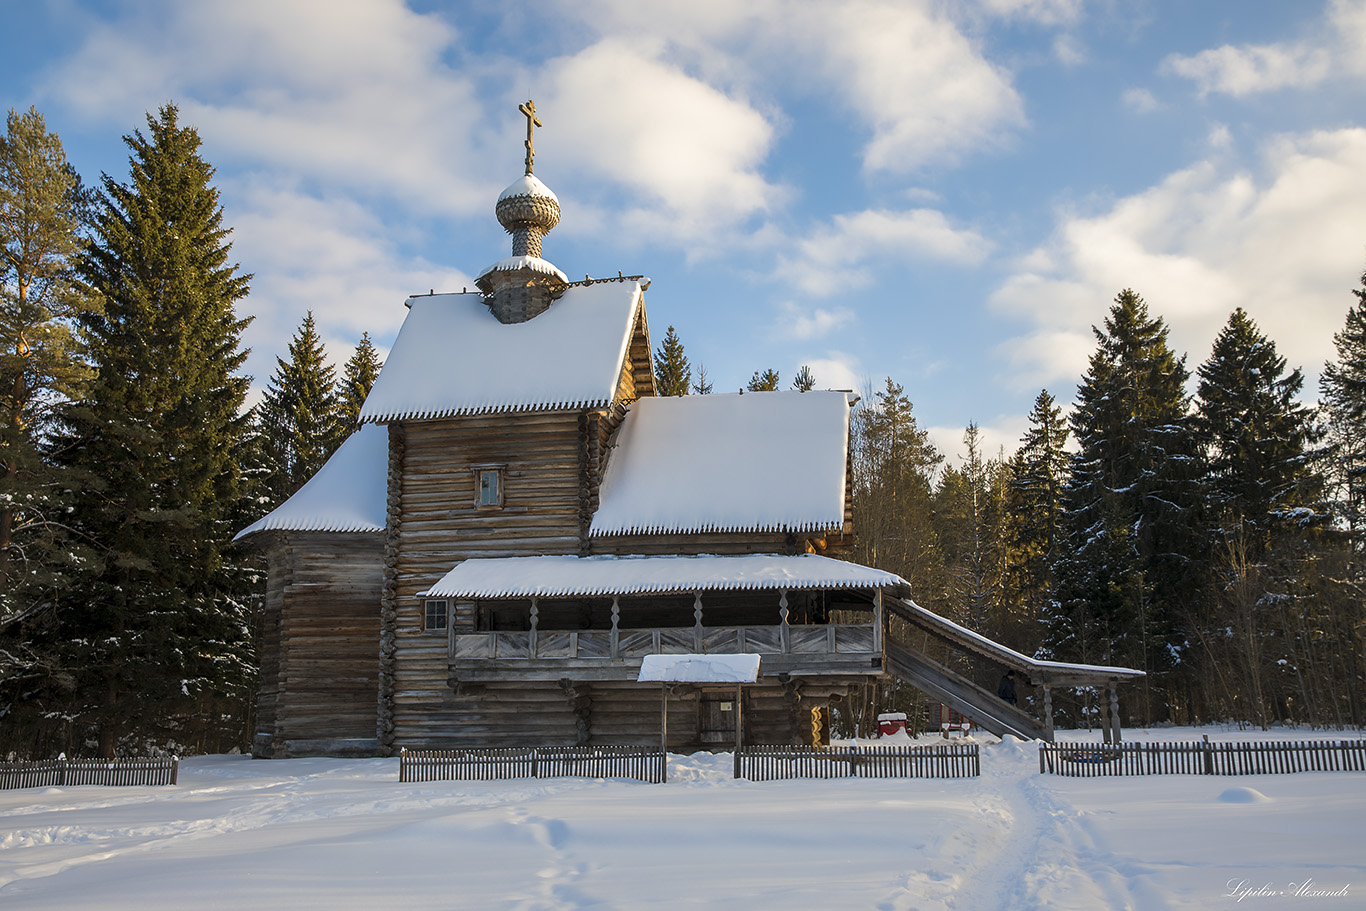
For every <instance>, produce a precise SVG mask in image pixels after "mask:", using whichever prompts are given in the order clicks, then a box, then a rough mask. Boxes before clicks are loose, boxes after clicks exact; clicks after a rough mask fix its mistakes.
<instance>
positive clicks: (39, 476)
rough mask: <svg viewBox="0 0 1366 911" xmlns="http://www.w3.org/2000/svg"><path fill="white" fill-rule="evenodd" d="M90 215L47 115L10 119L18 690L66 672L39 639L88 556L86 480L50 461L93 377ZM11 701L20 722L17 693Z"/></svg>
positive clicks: (1, 479)
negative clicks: (84, 242)
mask: <svg viewBox="0 0 1366 911" xmlns="http://www.w3.org/2000/svg"><path fill="white" fill-rule="evenodd" d="M83 208H84V207H83V190H82V187H81V182H80V178H79V177H78V176H77V175H76V173H75V171H74V170H72V168H71V166H70V165H69V164H68V163H67V160H66V154H65V152H64V151H63V149H62V144H61V141H60V140H59V139H58V138H57V136H56V134H54V133H51V132H49V131H48V129H47V126H46V124H45V123H44V120H43V117H42V115H41V114H39V113H38V111H37V110H35V109H33V108H30V109H29V110H28V112H26V113H24V114H17V113H15V112H14V111H10V112H9V117H8V120H7V123H6V133H5V135H3V136H0V412H2V413H0V681H3V682H6V683H11V684H14V683H18V682H19V681H28V680H30V678H33V677H42V676H47V675H49V674H51V673H54V672H55V671H56V668H55V666H54V664H53V656H52V654H51V652H50V650H49V649H48V648H47V647H46V645H45V643H44V642H43V641H42V638H41V636H40V635H39V632H40V630H45V629H47V628H48V626H49V625H50V622H51V619H52V608H53V605H54V599H55V598H56V596H57V595H58V594H60V593H61V592H62V591H64V590H65V589H66V588H68V587H69V586H70V585H71V584H72V581H73V571H74V570H75V569H76V567H77V566H78V565H79V564H80V562H81V561H82V560H83V559H85V558H86V556H87V555H86V554H84V553H83V548H82V546H81V545H80V542H79V541H77V540H73V538H72V536H71V535H70V533H69V529H68V527H67V525H66V518H67V516H66V511H67V508H68V506H69V503H70V495H69V490H70V489H71V488H72V487H74V486H76V484H77V483H78V482H77V479H76V478H75V477H73V476H72V473H71V472H64V471H61V470H60V469H58V468H57V467H56V466H55V465H53V464H52V462H51V459H50V458H49V457H48V453H47V452H46V451H45V450H46V449H47V448H48V443H49V442H50V437H51V433H52V431H53V429H54V423H55V420H56V409H57V406H59V405H60V404H61V403H63V402H65V401H68V400H69V399H70V398H71V397H73V396H76V395H79V394H80V392H81V390H82V389H83V387H84V384H85V383H86V381H87V380H88V379H89V378H90V375H91V371H90V369H89V368H88V366H87V365H86V363H85V361H84V358H83V353H82V350H81V346H80V342H79V339H78V338H77V336H76V335H75V333H74V332H73V331H72V321H73V320H74V318H75V317H77V316H78V315H79V314H80V313H81V312H83V311H84V310H85V309H86V308H87V306H88V299H87V298H86V296H85V295H83V294H82V293H81V292H80V289H79V288H78V287H77V283H76V282H75V281H74V276H73V275H72V271H71V263H72V260H73V259H74V257H75V256H76V254H77V252H78V250H79V244H80V231H81V229H82V221H83V216H84V212H83ZM23 688H24V690H25V691H27V692H29V693H30V694H31V693H32V692H33V690H34V684H33V683H24V684H23ZM0 699H3V701H0V715H6V714H10V715H11V722H12V721H13V715H12V714H11V713H12V712H13V709H14V702H13V701H12V699H11V698H10V694H9V693H6V694H5V696H4V697H0ZM16 745H17V744H16Z"/></svg>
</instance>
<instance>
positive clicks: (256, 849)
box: [0, 728, 1366, 911]
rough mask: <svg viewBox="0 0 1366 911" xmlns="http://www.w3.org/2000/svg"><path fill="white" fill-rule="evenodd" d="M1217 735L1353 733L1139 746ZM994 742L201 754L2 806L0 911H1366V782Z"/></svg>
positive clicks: (1358, 777)
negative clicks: (487, 768)
mask: <svg viewBox="0 0 1366 911" xmlns="http://www.w3.org/2000/svg"><path fill="white" fill-rule="evenodd" d="M1203 733H1208V734H1210V736H1211V739H1212V740H1238V739H1248V738H1253V737H1277V738H1280V739H1310V738H1327V739H1342V738H1343V737H1351V736H1353V735H1351V734H1348V735H1344V734H1341V733H1335V732H1328V733H1324V732H1319V733H1306V732H1285V733H1273V734H1261V733H1259V732H1240V731H1236V730H1230V729H1224V728H1205V729H1198V730H1194V731H1193V730H1191V729H1168V730H1163V731H1151V732H1144V731H1137V730H1126V732H1125V736H1126V739H1131V740H1145V741H1146V740H1154V739H1161V740H1193V739H1199V736H1200V735H1201V734H1203ZM1064 736H1069V735H1064ZM1070 736H1071V737H1072V738H1074V739H1088V738H1089V739H1096V738H1095V737H1093V736H1090V735H1086V734H1084V733H1083V734H1075V735H1070ZM983 740H984V741H985V742H984V746H983V757H982V777H981V778H980V779H967V780H954V781H939V780H914V779H913V780H883V781H877V780H842V781H786V782H766V783H756V782H745V781H734V780H732V779H731V777H730V757H729V756H728V755H726V754H721V755H716V756H712V755H710V754H700V755H697V756H692V757H673V758H671V760H670V767H669V776H670V781H669V783H668V784H666V785H649V784H640V783H636V782H629V781H615V780H613V781H590V780H576V779H555V780H549V781H510V782H475V783H470V782H463V783H462V782H438V783H428V784H399V783H398V780H397V779H398V764H397V760H387V759H368V760H322V759H298V760H289V761H276V762H266V761H253V760H250V759H245V758H242V757H235V756H208V757H199V758H195V759H190V760H186V761H185V762H183V763H182V764H181V769H180V784H179V785H178V786H177V787H173V788H94V787H86V788H46V789H35V790H26V791H9V792H0V908H3V909H5V911H21V909H38V908H43V909H58V908H60V909H80V908H92V909H95V908H98V909H102V911H119V909H130V911H131V909H137V911H155V909H177V911H180V909H196V911H198V909H212V908H232V909H235V911H237V909H242V908H256V909H284V908H325V909H342V911H345V909H364V911H375V909H382V908H394V909H401V911H419V909H429V908H431V909H437V908H439V909H451V908H471V909H503V908H507V909H604V911H605V909H636V908H690V907H698V908H708V909H718V911H719V909H743V911H753V909H783V911H792V909H800V911H808V909H826V908H829V909H841V911H843V909H862V908H867V909H878V911H884V909H885V911H893V909H920V911H929V909H949V908H953V909H963V911H996V909H1000V911H1006V909H1010V911H1015V909H1026V908H1048V909H1072V908H1075V909H1087V911H1092V909H1121V908H1131V909H1143V911H1149V909H1151V911H1157V909H1177V908H1192V909H1194V908H1199V909H1207V908H1218V907H1226V906H1227V907H1235V906H1236V907H1245V908H1246V907H1251V908H1315V907H1324V908H1342V909H1348V908H1366V773H1361V772H1356V773H1353V772H1337V773H1326V772H1325V773H1301V774H1297V775H1261V776H1246V777H1240V778H1215V777H1211V778H1205V777H1198V776H1154V777H1140V778H1121V779H1070V778H1060V777H1057V776H1041V775H1039V773H1038V750H1037V748H1036V747H1035V746H1033V745H1032V744H1027V743H1019V742H1014V741H1010V740H1008V741H1006V742H1002V743H997V742H995V739H994V738H990V737H984V738H983ZM1306 883H1311V884H1312V885H1309V886H1308V887H1305V885H1304V884H1306ZM1271 893H1280V894H1271ZM1328 893H1336V894H1328ZM1240 896H1241V901H1239V897H1240Z"/></svg>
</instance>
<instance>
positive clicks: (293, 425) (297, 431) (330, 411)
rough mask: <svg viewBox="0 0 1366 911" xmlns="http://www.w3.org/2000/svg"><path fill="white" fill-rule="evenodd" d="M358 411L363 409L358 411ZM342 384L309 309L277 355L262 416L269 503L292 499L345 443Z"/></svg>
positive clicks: (262, 406) (261, 434) (261, 411)
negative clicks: (285, 353) (283, 353)
mask: <svg viewBox="0 0 1366 911" xmlns="http://www.w3.org/2000/svg"><path fill="white" fill-rule="evenodd" d="M358 410H359V409H358ZM339 418H340V410H339V402H338V398H337V383H336V380H335V378H334V375H333V370H332V367H331V365H329V364H328V363H327V351H326V350H325V349H324V347H323V343H322V339H321V338H320V337H319V336H318V330H317V325H316V324H315V323H314V321H313V312H312V311H311V310H310V311H309V312H308V314H307V315H306V316H305V317H304V319H303V322H301V323H300V324H299V328H298V330H297V331H296V332H295V333H294V337H293V338H292V339H290V342H289V360H287V361H286V360H285V359H284V358H279V357H277V358H276V359H275V373H274V374H273V375H272V376H271V378H270V382H269V384H268V385H267V387H266V394H265V396H264V398H263V399H262V401H261V406H260V413H259V415H258V418H257V420H258V424H259V433H260V437H261V445H262V447H263V450H264V462H265V467H266V470H267V472H268V474H267V479H266V483H265V488H266V495H267V497H268V498H269V505H271V506H277V505H279V504H280V503H283V502H284V501H285V500H287V499H289V498H290V496H292V495H293V494H294V492H295V491H296V490H298V489H299V488H300V487H302V486H303V485H304V483H305V482H307V481H308V479H309V478H311V477H313V475H315V474H317V473H318V469H319V468H322V467H323V463H324V462H326V461H327V459H328V457H329V456H331V455H332V453H333V451H334V450H335V449H336V447H337V446H338V445H340V443H341V440H340V431H341V426H342V424H341V421H340V420H339Z"/></svg>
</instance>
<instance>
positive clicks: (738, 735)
mask: <svg viewBox="0 0 1366 911" xmlns="http://www.w3.org/2000/svg"><path fill="white" fill-rule="evenodd" d="M742 686H743V684H739V683H737V684H735V777H736V778H739V777H740V748H741V747H742V746H743V745H744V743H743V740H742V737H743V732H744V727H745V717H744V715H743V714H741V713H742V711H743V709H742V708H741V705H742V703H741V701H740V697H741V695H742V693H741V687H742Z"/></svg>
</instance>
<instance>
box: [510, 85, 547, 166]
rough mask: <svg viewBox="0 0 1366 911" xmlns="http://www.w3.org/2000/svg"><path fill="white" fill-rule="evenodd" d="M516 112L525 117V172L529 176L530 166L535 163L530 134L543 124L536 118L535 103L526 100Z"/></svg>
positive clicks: (518, 106)
mask: <svg viewBox="0 0 1366 911" xmlns="http://www.w3.org/2000/svg"><path fill="white" fill-rule="evenodd" d="M517 110H519V111H521V112H522V113H523V114H524V115H526V143H525V145H526V172H527V174H530V173H531V166H532V164H533V163H534V162H535V161H536V150H535V149H534V148H532V146H531V139H532V132H533V130H535V128H536V127H543V126H545V124H543V123H541V121H540V120H539V119H537V117H536V102H534V101H530V100H528V101H527V103H526V104H519V105H517Z"/></svg>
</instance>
